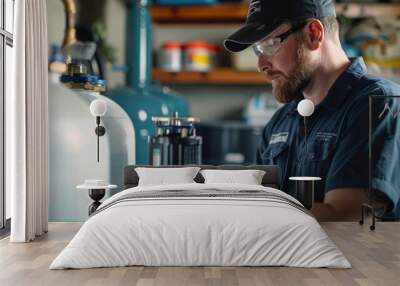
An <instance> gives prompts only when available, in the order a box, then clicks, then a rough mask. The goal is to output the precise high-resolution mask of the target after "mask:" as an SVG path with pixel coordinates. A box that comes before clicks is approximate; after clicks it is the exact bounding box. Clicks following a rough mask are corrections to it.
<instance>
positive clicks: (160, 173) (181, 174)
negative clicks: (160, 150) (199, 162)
mask: <svg viewBox="0 0 400 286" xmlns="http://www.w3.org/2000/svg"><path fill="white" fill-rule="evenodd" d="M199 170H200V168H199V167H182V168H180V167H179V168H144V167H137V168H135V171H136V173H137V174H138V176H139V183H138V186H149V185H167V184H187V183H195V181H194V180H193V179H194V178H195V177H196V175H197V173H198V172H199Z"/></svg>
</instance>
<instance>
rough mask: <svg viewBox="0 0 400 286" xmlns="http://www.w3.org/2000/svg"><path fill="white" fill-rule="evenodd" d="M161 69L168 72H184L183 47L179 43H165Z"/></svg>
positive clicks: (160, 57)
mask: <svg viewBox="0 0 400 286" xmlns="http://www.w3.org/2000/svg"><path fill="white" fill-rule="evenodd" d="M159 63H160V64H159V67H160V68H161V69H163V70H166V71H171V72H178V71H181V70H182V45H181V44H180V43H179V42H172V41H169V42H165V43H164V44H163V45H162V47H161V52H160V56H159Z"/></svg>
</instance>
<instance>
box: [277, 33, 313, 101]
mask: <svg viewBox="0 0 400 286" xmlns="http://www.w3.org/2000/svg"><path fill="white" fill-rule="evenodd" d="M298 43H299V44H298V47H297V52H296V60H295V65H294V66H295V68H294V70H293V71H292V72H291V73H290V74H289V76H288V77H279V78H278V79H276V80H273V81H272V93H273V94H274V96H275V98H276V99H277V100H278V101H279V102H281V103H287V102H290V101H292V100H293V99H295V98H297V97H298V96H299V94H300V93H301V92H302V91H303V90H304V88H305V87H306V86H307V85H308V84H309V83H310V81H311V77H312V75H313V74H314V71H315V69H316V68H315V66H314V65H312V64H310V63H309V60H308V56H307V54H306V48H305V45H304V44H303V41H302V40H301V39H299V42H298Z"/></svg>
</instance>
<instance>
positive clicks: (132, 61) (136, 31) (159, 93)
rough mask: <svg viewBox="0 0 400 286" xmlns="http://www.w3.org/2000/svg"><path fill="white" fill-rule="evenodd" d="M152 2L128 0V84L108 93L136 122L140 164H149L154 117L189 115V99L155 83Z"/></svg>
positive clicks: (137, 156) (134, 122) (138, 162)
mask: <svg viewBox="0 0 400 286" xmlns="http://www.w3.org/2000/svg"><path fill="white" fill-rule="evenodd" d="M149 2H150V1H148V0H141V1H128V4H127V11H128V15H127V29H126V30H127V34H126V60H127V67H128V72H127V75H126V83H127V86H126V87H122V88H117V89H114V90H110V91H109V92H108V93H107V96H108V97H110V98H112V99H113V100H114V101H116V102H117V103H118V104H119V105H120V106H122V107H123V108H124V109H125V111H126V112H127V114H128V115H129V116H130V118H131V120H132V122H133V124H134V125H135V132H136V163H137V164H149V144H148V137H149V135H151V134H154V133H155V127H154V124H153V122H152V117H153V116H166V115H168V114H171V113H174V112H178V113H179V114H180V115H182V116H189V106H188V104H187V102H186V100H184V99H183V98H182V97H179V96H177V95H174V94H173V93H172V92H171V91H169V90H165V88H163V87H161V86H160V85H154V84H151V69H152V31H151V19H150V14H149V11H148V6H149V5H150V3H149Z"/></svg>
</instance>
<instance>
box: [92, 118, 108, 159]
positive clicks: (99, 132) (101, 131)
mask: <svg viewBox="0 0 400 286" xmlns="http://www.w3.org/2000/svg"><path fill="white" fill-rule="evenodd" d="M96 124H97V127H96V129H95V130H94V132H95V133H96V135H97V162H99V149H100V136H103V135H104V134H106V129H105V128H104V126H101V125H100V116H96Z"/></svg>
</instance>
